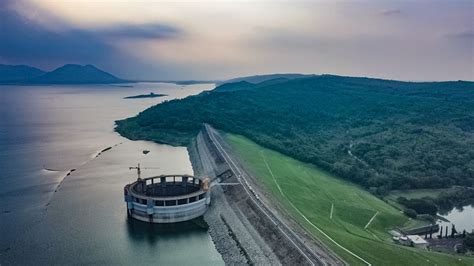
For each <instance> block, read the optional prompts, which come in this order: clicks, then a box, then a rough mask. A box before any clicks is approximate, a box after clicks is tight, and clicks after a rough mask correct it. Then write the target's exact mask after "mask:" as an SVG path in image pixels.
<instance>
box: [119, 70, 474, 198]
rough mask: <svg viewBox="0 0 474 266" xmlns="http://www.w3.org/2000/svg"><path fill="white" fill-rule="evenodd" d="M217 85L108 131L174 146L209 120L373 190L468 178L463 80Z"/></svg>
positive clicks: (470, 110) (468, 115)
mask: <svg viewBox="0 0 474 266" xmlns="http://www.w3.org/2000/svg"><path fill="white" fill-rule="evenodd" d="M222 86H223V87H218V88H217V89H216V90H214V91H212V92H207V93H203V94H201V95H197V96H193V97H188V98H185V99H180V100H173V101H169V102H165V103H163V104H159V105H157V106H154V107H152V108H150V109H148V110H145V111H144V112H142V113H140V114H139V115H138V116H137V117H134V118H130V119H126V120H122V121H117V131H118V132H119V133H120V134H122V135H124V136H126V137H128V138H131V139H144V140H151V141H156V142H160V143H168V144H172V145H183V144H188V143H189V141H190V140H191V139H192V137H194V136H196V134H197V133H198V132H199V130H200V129H201V127H202V124H203V123H209V124H211V125H212V126H214V127H216V128H218V129H221V130H223V131H226V132H231V133H235V134H239V135H243V136H246V137H248V138H249V139H251V140H252V141H255V142H256V143H258V144H260V145H262V146H264V147H267V148H270V149H273V150H276V151H279V152H281V153H283V154H286V155H289V156H291V157H293V158H296V159H298V160H300V161H303V162H308V163H312V164H314V165H317V166H318V167H319V168H321V169H324V170H326V171H328V172H331V173H333V174H335V175H337V176H340V177H343V178H345V179H347V180H350V181H352V182H355V183H357V184H360V185H362V186H363V187H365V188H367V189H369V190H370V191H372V192H373V193H374V194H378V195H386V194H387V193H388V192H389V191H391V190H393V189H420V188H447V187H452V186H453V185H458V186H465V187H468V186H472V185H473V184H474V149H472V148H470V147H474V127H473V126H472V125H474V83H472V82H463V81H459V82H420V83H416V82H400V81H391V80H380V79H369V78H351V77H339V76H329V75H323V76H314V77H307V78H298V79H291V80H284V79H279V80H276V81H272V80H267V81H265V82H264V83H261V84H250V83H248V82H238V83H234V84H232V85H228V84H224V85H222Z"/></svg>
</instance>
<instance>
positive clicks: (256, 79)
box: [218, 74, 313, 85]
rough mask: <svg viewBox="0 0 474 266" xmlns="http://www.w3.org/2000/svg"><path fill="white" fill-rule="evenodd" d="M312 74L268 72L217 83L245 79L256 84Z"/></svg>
mask: <svg viewBox="0 0 474 266" xmlns="http://www.w3.org/2000/svg"><path fill="white" fill-rule="evenodd" d="M311 76H313V75H305V74H268V75H255V76H247V77H240V78H234V79H229V80H226V81H223V82H220V83H218V85H222V84H225V83H235V82H239V81H246V82H249V83H253V84H257V83H261V82H264V81H267V80H271V79H287V80H290V79H297V78H304V77H311Z"/></svg>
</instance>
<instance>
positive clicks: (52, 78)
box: [0, 64, 132, 85]
mask: <svg viewBox="0 0 474 266" xmlns="http://www.w3.org/2000/svg"><path fill="white" fill-rule="evenodd" d="M126 82H132V81H129V80H123V79H120V78H117V77H116V76H114V75H112V74H110V73H107V72H105V71H103V70H100V69H98V68H97V67H95V66H93V65H84V66H81V65H74V64H67V65H64V66H62V67H59V68H57V69H55V70H53V71H51V72H44V71H42V70H40V69H37V68H34V67H30V66H25V65H21V66H13V65H0V83H3V84H25V85H34V84H109V83H126Z"/></svg>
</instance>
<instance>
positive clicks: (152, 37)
mask: <svg viewBox="0 0 474 266" xmlns="http://www.w3.org/2000/svg"><path fill="white" fill-rule="evenodd" d="M0 63H3V64H27V65H31V66H35V67H39V68H41V69H44V70H52V69H54V68H56V67H59V66H61V65H64V64H67V63H76V64H93V65H96V66H97V67H99V68H102V69H104V70H106V71H108V72H111V73H113V74H115V75H117V76H120V77H122V78H128V79H149V80H164V79H168V80H171V79H172V80H185V79H200V80H204V79H213V80H214V79H227V78H232V77H238V76H246V75H255V74H266V73H307V74H337V75H348V76H367V77H379V78H388V79H399V80H417V81H419V80H474V1H456V0H438V1H436V0H416V1H415V0H412V1H383V0H372V1H371V0H366V1H358V0H357V1H356V0H354V1H317V0H313V1H300V0H292V1H283V0H252V1H249V0H209V1H200V0H187V1H181V0H174V1H172V0H167V1H153V0H134V1H125V0H0Z"/></svg>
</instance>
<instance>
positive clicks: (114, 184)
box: [0, 83, 223, 265]
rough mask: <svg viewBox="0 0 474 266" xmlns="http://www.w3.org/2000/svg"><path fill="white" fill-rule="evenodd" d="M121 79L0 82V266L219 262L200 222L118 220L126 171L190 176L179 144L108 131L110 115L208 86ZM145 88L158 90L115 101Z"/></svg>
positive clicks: (124, 113)
mask: <svg viewBox="0 0 474 266" xmlns="http://www.w3.org/2000/svg"><path fill="white" fill-rule="evenodd" d="M130 85H131V86H132V87H124V86H115V85H96V86H30V87H28V86H0V236H1V237H0V265H13V264H14V265H25V264H35V265H37V264H47V265H52V264H55V265H64V264H113V265H124V264H137V265H143V264H157V265H190V264H192V265H223V261H222V258H221V256H220V254H219V253H218V252H217V251H216V249H215V247H214V245H213V242H212V240H211V238H210V236H209V234H208V233H207V230H206V228H205V226H204V225H202V224H199V223H187V224H179V225H175V226H166V227H158V226H151V225H148V224H146V223H141V222H135V221H133V220H129V219H127V216H126V209H125V208H126V206H125V203H124V201H123V186H124V185H125V184H126V183H129V182H131V181H133V180H135V179H136V173H135V172H132V171H130V170H129V169H128V167H129V166H134V165H136V164H137V163H141V165H142V167H146V168H147V169H144V170H143V175H144V176H148V175H158V174H167V173H179V174H192V173H193V172H192V168H191V164H190V161H189V157H188V154H187V150H186V148H185V147H171V146H167V145H159V144H155V143H151V142H144V141H130V140H127V139H125V138H123V137H121V136H119V135H118V134H116V133H115V132H114V131H113V128H114V121H115V120H118V119H123V118H127V117H130V116H134V115H136V114H137V113H138V112H140V111H142V110H144V109H146V108H147V107H149V106H152V105H154V104H157V103H160V102H162V101H164V100H169V99H174V98H182V97H186V96H188V95H194V94H198V93H200V92H202V91H203V90H207V89H212V88H213V84H201V85H189V86H180V85H174V84H167V83H137V84H130ZM150 92H153V93H156V94H158V93H160V94H167V95H168V96H166V97H161V98H142V99H123V98H124V97H126V96H133V95H140V94H149V93H150ZM109 147H110V149H108V150H106V151H103V152H101V151H102V150H104V149H106V148H109ZM144 150H149V151H150V152H149V153H147V154H144V153H143V151H144ZM73 169H75V170H73Z"/></svg>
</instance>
